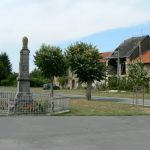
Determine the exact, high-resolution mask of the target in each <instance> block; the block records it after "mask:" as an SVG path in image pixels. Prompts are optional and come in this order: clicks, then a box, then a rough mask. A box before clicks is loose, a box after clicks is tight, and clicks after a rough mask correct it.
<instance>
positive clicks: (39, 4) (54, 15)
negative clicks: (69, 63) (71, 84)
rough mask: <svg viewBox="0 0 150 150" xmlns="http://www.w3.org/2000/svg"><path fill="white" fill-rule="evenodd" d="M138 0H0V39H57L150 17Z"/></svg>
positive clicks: (136, 21) (102, 29) (73, 36)
mask: <svg viewBox="0 0 150 150" xmlns="http://www.w3.org/2000/svg"><path fill="white" fill-rule="evenodd" d="M139 2H140V0H126V1H120V0H113V1H112V0H105V1H104V0H76V1H74V0H61V1H60V0H45V1H44V0H43V1H38V0H26V1H24V0H5V1H4V0H3V1H2V2H1V4H0V8H3V9H1V10H0V18H1V24H0V33H1V34H0V39H1V40H2V41H3V40H9V39H10V40H13V39H18V38H20V37H21V36H22V35H28V36H29V37H30V38H34V40H35V41H43V42H44V41H47V42H48V41H49V42H58V41H64V40H70V39H74V38H79V37H83V36H87V35H90V34H92V33H95V32H99V31H104V30H108V29H112V28H118V27H126V26H131V25H135V24H139V23H143V22H146V21H148V20H150V12H147V11H146V12H144V10H140V7H139V5H138V4H139Z"/></svg>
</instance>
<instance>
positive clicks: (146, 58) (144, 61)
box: [134, 50, 150, 64]
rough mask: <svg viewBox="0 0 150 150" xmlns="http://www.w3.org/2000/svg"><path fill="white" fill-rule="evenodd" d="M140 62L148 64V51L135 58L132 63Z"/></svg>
mask: <svg viewBox="0 0 150 150" xmlns="http://www.w3.org/2000/svg"><path fill="white" fill-rule="evenodd" d="M136 60H141V61H142V62H143V63H144V64H148V63H150V50H149V51H147V52H145V53H144V54H142V55H141V56H139V57H137V58H136V59H135V60H134V61H136Z"/></svg>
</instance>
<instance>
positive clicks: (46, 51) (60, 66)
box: [34, 44, 67, 96]
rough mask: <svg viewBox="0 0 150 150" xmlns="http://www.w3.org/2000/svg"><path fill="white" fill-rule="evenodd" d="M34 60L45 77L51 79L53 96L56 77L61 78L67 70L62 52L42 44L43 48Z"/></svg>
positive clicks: (37, 52)
mask: <svg viewBox="0 0 150 150" xmlns="http://www.w3.org/2000/svg"><path fill="white" fill-rule="evenodd" d="M34 59H35V64H36V65H37V67H38V68H39V69H40V70H41V71H42V73H43V75H44V76H45V77H46V78H49V79H50V82H51V83H52V90H51V94H52V96H53V81H54V77H58V76H61V75H62V74H64V72H65V71H66V69H67V65H66V62H65V57H64V55H63V54H62V50H61V49H60V48H59V47H55V46H50V45H46V44H42V46H41V48H40V49H39V50H38V51H36V53H35V56H34Z"/></svg>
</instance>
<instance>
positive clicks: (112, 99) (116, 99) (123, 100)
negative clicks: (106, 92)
mask: <svg viewBox="0 0 150 150" xmlns="http://www.w3.org/2000/svg"><path fill="white" fill-rule="evenodd" d="M62 96H65V97H68V98H71V99H76V98H78V99H81V98H83V99H84V98H86V97H85V96H83V95H62ZM92 99H93V100H99V101H110V102H117V103H126V104H133V99H131V98H121V97H102V96H92ZM134 104H135V100H134ZM138 105H143V100H142V99H138ZM144 106H150V100H149V99H145V100H144Z"/></svg>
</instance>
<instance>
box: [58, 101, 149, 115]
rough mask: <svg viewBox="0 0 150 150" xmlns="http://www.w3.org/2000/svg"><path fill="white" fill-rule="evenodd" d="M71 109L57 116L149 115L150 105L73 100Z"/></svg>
mask: <svg viewBox="0 0 150 150" xmlns="http://www.w3.org/2000/svg"><path fill="white" fill-rule="evenodd" d="M70 107H71V111H70V112H68V113H63V114H58V115H57V116H134V115H149V114H150V108H149V107H145V108H142V107H140V106H139V107H138V108H136V107H135V106H133V105H129V104H120V103H114V102H102V101H87V100H82V99H81V100H71V101H70Z"/></svg>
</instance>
